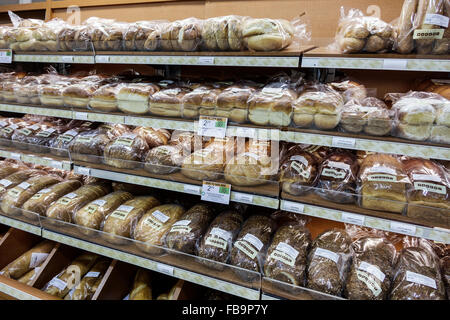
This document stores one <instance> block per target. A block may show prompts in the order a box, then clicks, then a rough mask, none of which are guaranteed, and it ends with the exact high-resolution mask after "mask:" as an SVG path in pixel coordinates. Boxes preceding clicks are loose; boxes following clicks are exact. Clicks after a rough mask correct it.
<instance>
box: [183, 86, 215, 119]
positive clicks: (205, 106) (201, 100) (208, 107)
mask: <svg viewBox="0 0 450 320" xmlns="http://www.w3.org/2000/svg"><path fill="white" fill-rule="evenodd" d="M221 92H222V91H221V90H220V89H218V88H214V86H212V85H211V84H204V85H201V86H198V87H197V88H195V89H194V90H192V91H190V92H188V93H186V94H185V95H184V96H183V98H182V100H181V101H182V104H183V105H182V109H183V118H186V119H197V118H198V117H199V115H209V116H214V115H215V112H216V105H217V97H218V95H219V94H220V93H221Z"/></svg>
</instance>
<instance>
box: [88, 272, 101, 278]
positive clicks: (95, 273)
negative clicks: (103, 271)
mask: <svg viewBox="0 0 450 320" xmlns="http://www.w3.org/2000/svg"><path fill="white" fill-rule="evenodd" d="M99 275H100V272H96V271H90V272H88V273H86V275H85V277H86V278H98V276H99Z"/></svg>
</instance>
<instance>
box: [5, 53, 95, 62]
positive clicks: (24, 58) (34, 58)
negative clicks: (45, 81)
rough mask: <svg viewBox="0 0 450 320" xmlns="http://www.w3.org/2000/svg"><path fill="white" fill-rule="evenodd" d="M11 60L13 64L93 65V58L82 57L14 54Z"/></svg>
mask: <svg viewBox="0 0 450 320" xmlns="http://www.w3.org/2000/svg"><path fill="white" fill-rule="evenodd" d="M13 59H14V61H15V62H52V63H87V64H93V63H94V56H82V55H74V56H70V55H48V54H15V55H14V57H13Z"/></svg>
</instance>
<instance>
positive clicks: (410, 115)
mask: <svg viewBox="0 0 450 320" xmlns="http://www.w3.org/2000/svg"><path fill="white" fill-rule="evenodd" d="M393 96H394V95H389V94H388V95H387V98H391V99H392V97H393ZM393 100H394V101H393V104H392V109H393V110H394V112H395V113H396V118H397V131H396V134H397V136H399V137H401V138H405V139H410V140H416V141H432V142H437V143H445V144H449V143H450V100H448V99H446V98H444V97H442V96H441V95H439V94H436V93H432V92H421V91H410V92H408V93H406V94H404V95H401V96H400V98H399V99H397V100H396V99H395V98H393Z"/></svg>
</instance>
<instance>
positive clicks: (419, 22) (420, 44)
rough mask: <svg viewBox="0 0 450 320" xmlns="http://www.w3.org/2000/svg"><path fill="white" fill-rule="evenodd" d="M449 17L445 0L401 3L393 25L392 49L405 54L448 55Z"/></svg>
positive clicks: (449, 6) (449, 3)
mask: <svg viewBox="0 0 450 320" xmlns="http://www.w3.org/2000/svg"><path fill="white" fill-rule="evenodd" d="M449 17H450V2H449V1H447V0H404V2H403V6H402V10H401V13H400V17H399V19H398V21H397V24H396V26H395V29H396V30H395V31H396V32H395V33H396V37H395V43H394V50H395V51H396V52H398V53H404V54H406V53H413V52H415V53H417V54H449V53H450V28H449V27H450V25H449Z"/></svg>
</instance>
